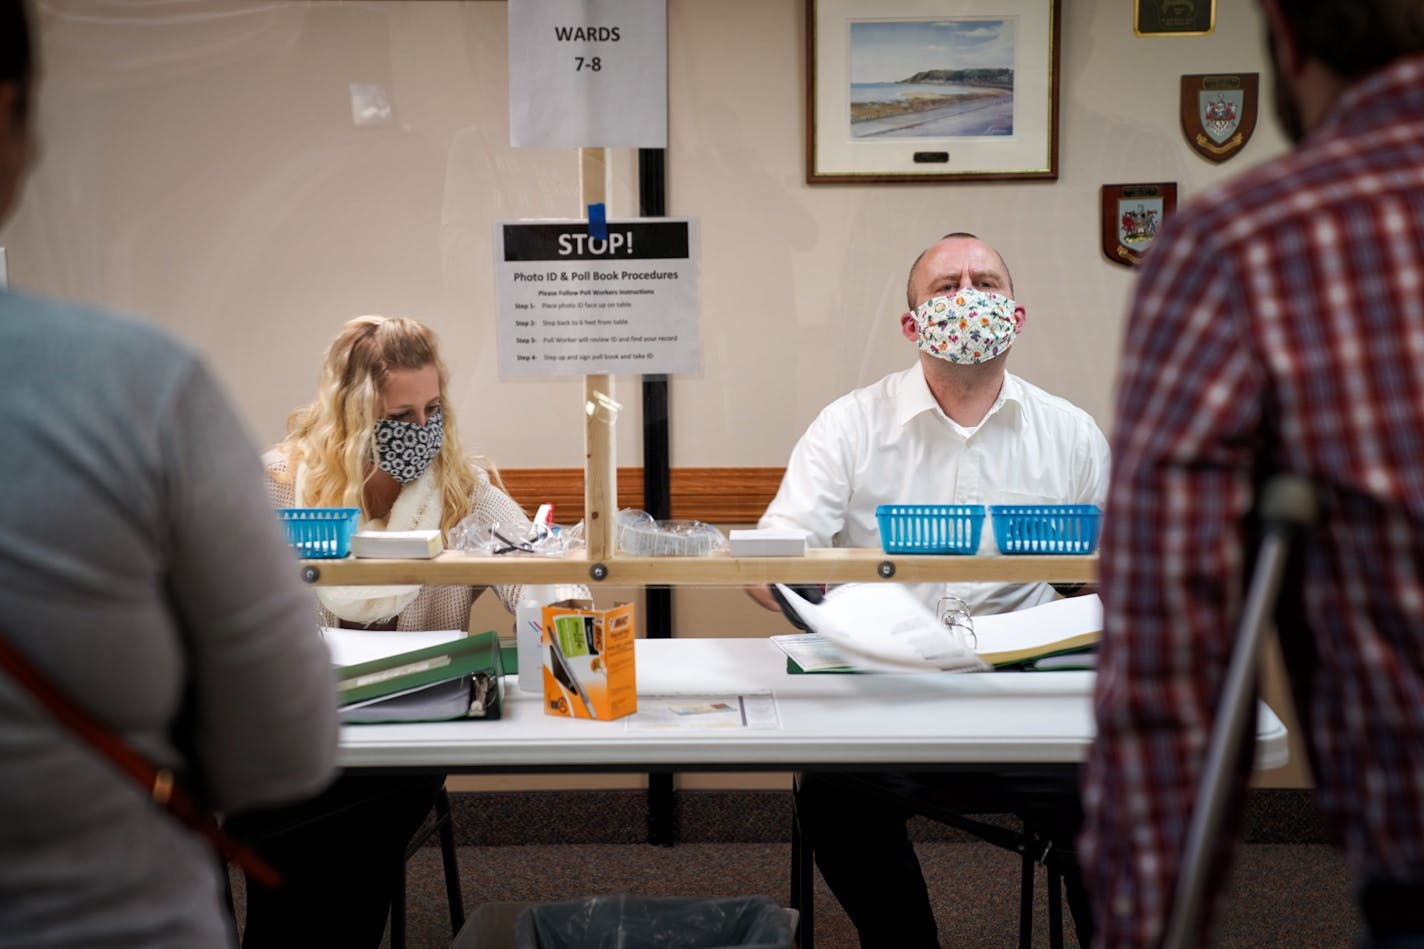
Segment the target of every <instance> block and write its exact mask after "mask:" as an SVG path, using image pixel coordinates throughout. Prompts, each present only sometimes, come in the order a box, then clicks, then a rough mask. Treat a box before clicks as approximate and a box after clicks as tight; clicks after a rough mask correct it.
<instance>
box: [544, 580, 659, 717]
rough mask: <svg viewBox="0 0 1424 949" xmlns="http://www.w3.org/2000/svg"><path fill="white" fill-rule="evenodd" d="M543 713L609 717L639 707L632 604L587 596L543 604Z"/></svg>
mask: <svg viewBox="0 0 1424 949" xmlns="http://www.w3.org/2000/svg"><path fill="white" fill-rule="evenodd" d="M543 625H544V630H543V635H542V637H541V643H542V646H543V652H544V713H545V714H546V715H564V716H567V717H569V718H593V719H597V720H599V721H609V720H611V719H615V718H622V717H623V716H624V715H631V714H632V713H634V712H636V711H637V710H638V679H637V674H636V670H635V668H634V649H633V641H634V639H635V638H636V637H635V634H636V632H637V630H636V628H635V624H634V619H633V604H632V603H619V604H618V605H616V606H614V607H613V609H611V610H596V609H593V604H592V603H590V602H588V601H587V600H561V601H560V602H558V603H550V604H549V605H548V606H545V607H544V616H543Z"/></svg>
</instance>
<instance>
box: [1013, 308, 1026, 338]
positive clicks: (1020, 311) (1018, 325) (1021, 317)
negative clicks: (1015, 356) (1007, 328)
mask: <svg viewBox="0 0 1424 949" xmlns="http://www.w3.org/2000/svg"><path fill="white" fill-rule="evenodd" d="M1027 322H1028V308H1027V307H1026V306H1024V305H1023V304H1022V303H1015V304H1014V332H1015V333H1022V332H1023V328H1024V324H1025V323H1027Z"/></svg>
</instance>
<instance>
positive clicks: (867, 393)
mask: <svg viewBox="0 0 1424 949" xmlns="http://www.w3.org/2000/svg"><path fill="white" fill-rule="evenodd" d="M918 371H919V368H918V366H911V367H910V368H908V369H901V370H898V371H896V372H892V373H890V374H889V375H887V376H882V377H880V378H879V379H877V380H875V381H874V382H872V383H870V384H869V385H864V386H860V387H859V388H856V389H852V390H850V391H849V392H847V393H845V394H844V395H842V396H840V397H838V398H836V399H835V400H833V401H832V402H831V404H830V405H828V406H826V409H827V410H828V411H829V410H832V409H836V410H845V409H859V410H864V409H868V408H873V407H877V406H882V405H886V404H889V403H892V402H894V400H895V399H896V398H897V397H898V396H899V395H900V393H901V392H903V391H904V389H905V387H906V385H908V384H909V381H910V380H911V378H912V377H913V376H914V375H915V374H916V373H917V372H918Z"/></svg>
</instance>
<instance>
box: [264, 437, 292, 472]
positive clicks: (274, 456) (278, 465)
mask: <svg viewBox="0 0 1424 949" xmlns="http://www.w3.org/2000/svg"><path fill="white" fill-rule="evenodd" d="M291 464H292V460H291V457H290V456H289V455H288V454H287V450H286V449H285V448H283V447H282V446H281V445H276V446H273V447H272V448H269V449H267V450H266V451H264V452H263V453H262V467H263V469H264V470H266V472H267V473H268V474H269V475H271V476H273V477H276V478H280V477H281V476H282V475H285V474H286V473H287V471H288V469H289V468H290V467H291Z"/></svg>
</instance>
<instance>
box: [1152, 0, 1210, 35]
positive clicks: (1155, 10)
mask: <svg viewBox="0 0 1424 949" xmlns="http://www.w3.org/2000/svg"><path fill="white" fill-rule="evenodd" d="M1215 29H1216V0H1132V32H1133V33H1135V34H1136V35H1138V36H1206V35H1207V34H1208V33H1211V32H1212V31H1213V30H1215Z"/></svg>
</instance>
